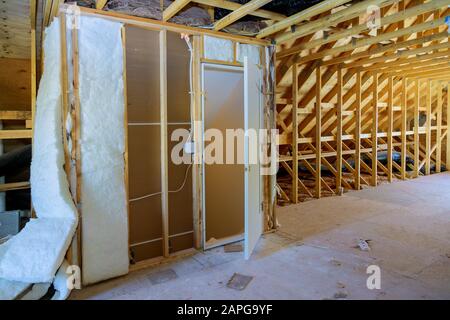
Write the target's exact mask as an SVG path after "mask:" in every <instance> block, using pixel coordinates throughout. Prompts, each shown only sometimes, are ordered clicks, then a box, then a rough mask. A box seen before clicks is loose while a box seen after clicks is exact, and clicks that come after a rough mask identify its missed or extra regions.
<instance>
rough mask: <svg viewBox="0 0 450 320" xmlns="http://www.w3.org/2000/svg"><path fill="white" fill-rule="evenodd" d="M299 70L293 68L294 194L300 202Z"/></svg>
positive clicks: (292, 195) (294, 200)
mask: <svg viewBox="0 0 450 320" xmlns="http://www.w3.org/2000/svg"><path fill="white" fill-rule="evenodd" d="M297 107H298V70H297V65H296V64H294V67H293V68H292V171H293V174H292V194H291V199H292V202H293V203H297V202H298V112H297Z"/></svg>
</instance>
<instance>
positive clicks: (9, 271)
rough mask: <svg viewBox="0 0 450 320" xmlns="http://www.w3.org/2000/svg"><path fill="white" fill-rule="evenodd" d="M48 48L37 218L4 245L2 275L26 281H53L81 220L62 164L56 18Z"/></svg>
mask: <svg viewBox="0 0 450 320" xmlns="http://www.w3.org/2000/svg"><path fill="white" fill-rule="evenodd" d="M44 50H45V52H46V54H45V61H44V63H45V70H44V74H43V76H42V79H41V82H40V88H39V93H38V97H37V102H36V104H37V105H36V117H35V123H34V140H33V144H34V148H33V158H32V163H31V178H30V181H31V192H32V199H33V206H34V209H35V211H36V216H37V219H32V220H31V221H30V222H28V223H27V225H26V226H25V228H24V229H23V230H22V231H21V232H20V233H19V234H17V235H16V236H14V237H13V238H12V239H10V240H8V241H7V242H6V243H5V244H3V245H1V246H0V278H3V279H6V280H10V281H20V282H28V283H44V282H52V281H53V278H54V276H55V274H56V271H57V270H58V268H59V266H60V265H61V263H62V261H63V258H64V255H65V253H66V251H67V248H68V247H69V244H70V241H71V239H72V237H73V234H74V232H75V228H76V225H77V211H76V209H75V206H74V204H73V201H72V198H71V195H70V192H69V188H68V182H67V177H66V174H65V172H64V170H63V165H64V151H63V143H62V123H61V98H60V97H61V87H60V80H59V79H60V76H61V74H60V61H61V60H60V58H61V53H60V52H61V51H60V37H59V20H58V19H55V20H54V22H53V23H52V24H51V25H50V26H49V27H48V28H47V29H46V31H45V41H44Z"/></svg>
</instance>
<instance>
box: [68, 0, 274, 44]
mask: <svg viewBox="0 0 450 320" xmlns="http://www.w3.org/2000/svg"><path fill="white" fill-rule="evenodd" d="M60 7H61V10H60V11H62V12H66V11H67V10H68V8H69V7H68V6H67V5H62V6H60ZM78 9H79V11H80V14H81V15H84V16H90V17H97V18H103V19H108V20H111V21H119V22H122V23H124V24H127V25H130V26H135V27H139V28H143V29H146V30H152V31H155V30H156V31H159V30H162V29H165V30H167V31H172V32H177V33H187V34H190V35H210V36H212V37H217V38H221V39H227V40H233V41H237V42H239V43H245V44H255V45H260V46H268V45H270V43H269V42H268V41H267V40H261V39H256V38H251V37H246V36H240V35H234V34H230V33H225V32H218V31H214V30H209V29H202V28H196V27H189V26H184V25H179V24H176V23H171V22H165V21H158V20H152V19H148V18H141V17H134V16H130V15H126V14H123V13H119V12H113V11H104V10H96V9H91V8H85V7H78Z"/></svg>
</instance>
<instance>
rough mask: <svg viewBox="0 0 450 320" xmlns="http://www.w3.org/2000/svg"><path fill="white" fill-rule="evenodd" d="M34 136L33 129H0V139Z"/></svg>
mask: <svg viewBox="0 0 450 320" xmlns="http://www.w3.org/2000/svg"><path fill="white" fill-rule="evenodd" d="M32 137H33V131H32V130H30V129H23V130H0V140H8V139H31V138H32Z"/></svg>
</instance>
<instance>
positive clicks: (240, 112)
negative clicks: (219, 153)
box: [204, 68, 244, 241]
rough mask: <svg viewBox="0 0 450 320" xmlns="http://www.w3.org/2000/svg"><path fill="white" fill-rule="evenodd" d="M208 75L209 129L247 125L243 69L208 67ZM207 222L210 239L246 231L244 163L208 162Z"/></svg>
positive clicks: (206, 122)
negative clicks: (221, 163)
mask: <svg viewBox="0 0 450 320" xmlns="http://www.w3.org/2000/svg"><path fill="white" fill-rule="evenodd" d="M204 77H205V78H204V83H205V88H204V91H205V94H206V98H205V105H204V121H205V130H207V129H209V128H215V129H219V130H221V131H222V132H223V134H224V136H225V129H237V128H241V129H243V128H244V74H243V72H242V71H236V70H224V69H218V68H206V69H205V74H204ZM242 151H243V150H242ZM223 153H224V157H226V150H224V151H223ZM205 223H206V239H205V240H206V241H208V240H210V239H211V238H215V239H221V238H226V237H231V236H235V235H238V234H241V233H243V232H244V165H243V164H226V165H220V164H219V165H218V164H211V165H205Z"/></svg>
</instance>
